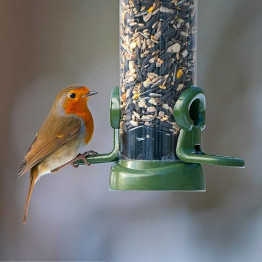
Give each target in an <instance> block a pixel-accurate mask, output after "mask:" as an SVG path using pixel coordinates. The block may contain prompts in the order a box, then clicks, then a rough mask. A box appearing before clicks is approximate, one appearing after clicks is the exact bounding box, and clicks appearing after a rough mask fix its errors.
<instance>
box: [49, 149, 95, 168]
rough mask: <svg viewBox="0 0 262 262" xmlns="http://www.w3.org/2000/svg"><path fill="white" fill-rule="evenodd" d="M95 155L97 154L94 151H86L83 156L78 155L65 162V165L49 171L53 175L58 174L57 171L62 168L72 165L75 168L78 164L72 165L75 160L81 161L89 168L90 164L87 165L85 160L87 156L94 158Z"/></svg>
mask: <svg viewBox="0 0 262 262" xmlns="http://www.w3.org/2000/svg"><path fill="white" fill-rule="evenodd" d="M96 154H97V152H95V151H94V150H90V151H87V152H85V153H83V154H78V155H77V156H76V157H75V158H73V159H72V160H70V161H69V162H66V163H65V164H63V165H62V166H59V167H57V168H55V169H53V170H51V172H52V173H55V172H58V171H59V170H61V169H62V168H64V167H65V166H67V165H72V166H73V167H75V168H77V167H78V166H79V164H74V162H75V161H77V160H82V161H83V162H84V163H85V164H86V165H87V166H90V165H91V163H89V162H88V161H87V160H86V157H87V156H92V157H94V156H95V155H96Z"/></svg>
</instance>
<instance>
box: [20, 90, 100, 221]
mask: <svg viewBox="0 0 262 262" xmlns="http://www.w3.org/2000/svg"><path fill="white" fill-rule="evenodd" d="M96 94H97V92H95V91H90V90H89V89H88V88H87V87H86V86H80V85H70V86H68V87H66V88H65V89H63V90H62V91H60V92H59V93H58V95H57V96H56V98H55V101H54V103H53V105H52V107H51V109H50V112H49V114H48V116H47V118H46V119H45V121H44V123H43V124H42V126H41V128H40V129H39V131H38V133H37V134H36V136H35V139H34V141H33V143H32V144H31V146H30V148H29V150H28V152H27V154H26V156H25V158H24V160H23V162H22V164H21V166H20V168H19V170H18V177H19V178H20V177H21V176H23V175H24V174H25V173H26V172H27V171H29V170H30V178H29V189H28V193H27V198H26V204H25V209H24V216H23V221H22V222H23V224H25V223H26V222H27V217H28V209H29V203H30V199H31V195H32V192H33V189H34V186H35V184H36V182H37V181H38V180H39V178H40V177H42V176H43V175H46V174H49V173H54V172H58V171H59V170H60V169H62V168H63V167H65V166H67V165H69V164H72V165H73V166H74V167H77V166H78V165H76V164H74V162H75V161H76V160H79V159H82V160H83V161H84V162H85V163H86V164H87V165H90V163H88V162H87V160H86V156H87V155H92V156H94V155H95V154H97V153H96V152H95V151H93V150H90V151H87V152H86V153H84V154H80V152H81V150H82V148H83V147H84V146H86V145H87V144H88V143H89V142H90V140H91V138H92V136H93V133H94V121H93V117H92V114H91V112H90V110H89V108H88V105H87V101H88V99H89V98H90V97H91V96H93V95H96Z"/></svg>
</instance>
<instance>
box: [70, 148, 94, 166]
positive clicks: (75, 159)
mask: <svg viewBox="0 0 262 262" xmlns="http://www.w3.org/2000/svg"><path fill="white" fill-rule="evenodd" d="M97 154H98V153H97V152H96V151H94V150H89V151H87V152H85V153H83V154H79V155H77V156H76V157H75V158H74V159H73V161H72V163H71V165H72V166H73V167H74V168H77V167H78V166H79V164H75V163H74V162H75V161H77V160H82V161H83V162H84V163H85V164H86V165H87V166H90V165H91V163H89V162H88V161H87V160H86V157H88V156H89V157H90V156H91V157H94V156H95V155H97Z"/></svg>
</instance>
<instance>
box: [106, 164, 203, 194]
mask: <svg viewBox="0 0 262 262" xmlns="http://www.w3.org/2000/svg"><path fill="white" fill-rule="evenodd" d="M110 190H173V191H202V192H203V191H206V185H205V176H204V172H203V169H202V166H201V165H199V164H189V163H185V162H182V161H175V162H164V161H143V160H134V161H132V160H129V161H127V160H121V161H119V162H118V163H115V164H113V165H112V168H111V176H110Z"/></svg>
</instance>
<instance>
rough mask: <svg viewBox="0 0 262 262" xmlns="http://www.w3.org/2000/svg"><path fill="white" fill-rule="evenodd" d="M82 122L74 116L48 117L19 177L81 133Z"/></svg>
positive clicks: (21, 167)
mask: <svg viewBox="0 0 262 262" xmlns="http://www.w3.org/2000/svg"><path fill="white" fill-rule="evenodd" d="M81 124H82V123H81V121H80V120H79V119H77V118H73V117H59V118H54V117H52V119H51V117H49V119H48V118H47V119H46V121H45V122H44V124H43V126H42V127H41V129H40V130H39V132H38V133H37V135H36V137H35V139H34V141H33V143H32V145H31V146H30V148H29V151H28V153H27V154H26V156H25V158H24V160H23V162H22V164H21V166H20V168H19V171H18V175H19V177H20V176H22V175H23V174H25V173H26V172H27V171H28V170H30V169H31V168H32V167H33V166H35V165H36V164H38V163H39V162H41V161H42V160H43V159H44V158H46V157H47V156H48V155H50V154H51V153H53V152H54V151H56V150H57V149H58V148H59V147H61V146H62V145H63V144H65V143H66V142H67V141H69V140H71V139H72V138H74V137H75V136H76V135H77V134H79V132H80V129H81Z"/></svg>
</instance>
